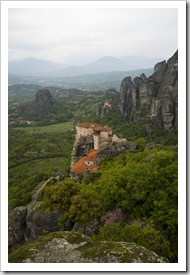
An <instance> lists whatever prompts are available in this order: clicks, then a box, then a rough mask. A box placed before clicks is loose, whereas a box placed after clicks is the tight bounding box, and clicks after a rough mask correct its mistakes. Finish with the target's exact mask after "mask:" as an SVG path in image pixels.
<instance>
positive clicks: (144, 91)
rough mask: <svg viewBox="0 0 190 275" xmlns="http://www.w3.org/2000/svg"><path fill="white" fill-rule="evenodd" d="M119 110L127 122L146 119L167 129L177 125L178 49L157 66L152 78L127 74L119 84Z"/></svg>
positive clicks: (142, 121)
mask: <svg viewBox="0 0 190 275" xmlns="http://www.w3.org/2000/svg"><path fill="white" fill-rule="evenodd" d="M119 106H120V111H121V112H122V115H123V118H124V120H125V121H126V122H128V123H131V122H133V121H139V122H141V123H144V120H145V118H146V119H148V120H149V121H150V122H157V123H159V124H160V125H161V126H162V127H163V128H164V129H165V130H169V129H170V128H171V127H175V128H177V125H178V122H177V120H178V51H176V53H175V54H174V55H173V56H172V57H171V58H170V59H169V60H168V61H167V62H166V61H162V62H160V63H158V64H156V65H155V67H154V73H153V74H152V75H151V76H150V77H148V78H147V77H146V76H145V75H144V74H142V75H141V76H140V77H136V78H134V80H133V81H132V79H131V77H126V78H124V79H123V81H122V82H121V86H120V103H119Z"/></svg>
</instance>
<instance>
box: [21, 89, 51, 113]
mask: <svg viewBox="0 0 190 275" xmlns="http://www.w3.org/2000/svg"><path fill="white" fill-rule="evenodd" d="M55 105H56V100H55V99H54V98H53V96H52V95H51V93H50V91H49V90H48V89H46V88H42V89H39V91H38V92H37V93H36V97H35V100H34V101H33V102H32V103H28V104H23V105H21V106H20V107H19V109H20V114H21V115H24V116H27V117H30V118H32V117H38V116H42V117H51V116H52V114H51V109H52V107H54V106H55Z"/></svg>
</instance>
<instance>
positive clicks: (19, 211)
mask: <svg viewBox="0 0 190 275" xmlns="http://www.w3.org/2000/svg"><path fill="white" fill-rule="evenodd" d="M26 215H27V208H26V207H24V206H19V207H16V208H15V209H13V210H12V209H10V211H9V215H8V217H9V229H8V243H9V247H10V246H14V245H18V244H20V243H22V242H24V241H25V239H24V232H25V228H26Z"/></svg>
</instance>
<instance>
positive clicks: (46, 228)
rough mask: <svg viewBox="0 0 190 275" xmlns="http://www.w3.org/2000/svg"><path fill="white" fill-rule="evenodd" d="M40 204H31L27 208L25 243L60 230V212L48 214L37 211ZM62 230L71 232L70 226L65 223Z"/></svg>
mask: <svg viewBox="0 0 190 275" xmlns="http://www.w3.org/2000/svg"><path fill="white" fill-rule="evenodd" d="M39 205H40V202H37V203H31V204H30V205H29V206H28V208H27V216H26V229H25V233H24V237H25V240H26V241H30V240H35V239H36V238H38V237H39V236H42V235H44V234H47V233H50V232H55V231H58V230H60V228H59V226H58V220H59V218H60V217H61V216H62V215H63V213H61V212H57V211H51V212H49V213H47V212H45V211H43V210H42V209H41V210H38V206H39ZM62 229H64V230H71V229H72V226H71V225H70V224H69V223H68V224H67V223H65V226H64V228H62Z"/></svg>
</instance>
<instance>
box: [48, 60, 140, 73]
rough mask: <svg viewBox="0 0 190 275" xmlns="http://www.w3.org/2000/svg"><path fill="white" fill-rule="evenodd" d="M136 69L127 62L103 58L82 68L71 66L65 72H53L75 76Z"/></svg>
mask: <svg viewBox="0 0 190 275" xmlns="http://www.w3.org/2000/svg"><path fill="white" fill-rule="evenodd" d="M135 69H136V68H135V67H134V66H132V65H130V64H128V63H127V62H126V61H124V60H121V59H119V58H115V57H113V56H103V57H101V58H99V59H98V60H96V61H94V62H92V63H89V64H86V65H82V66H69V67H67V68H65V69H63V70H60V71H56V72H52V73H53V75H56V76H58V75H59V76H61V75H62V76H74V75H83V74H97V73H104V72H116V71H129V70H135Z"/></svg>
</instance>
